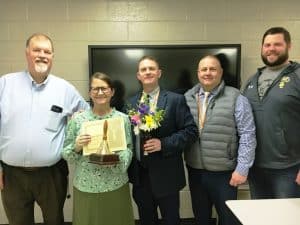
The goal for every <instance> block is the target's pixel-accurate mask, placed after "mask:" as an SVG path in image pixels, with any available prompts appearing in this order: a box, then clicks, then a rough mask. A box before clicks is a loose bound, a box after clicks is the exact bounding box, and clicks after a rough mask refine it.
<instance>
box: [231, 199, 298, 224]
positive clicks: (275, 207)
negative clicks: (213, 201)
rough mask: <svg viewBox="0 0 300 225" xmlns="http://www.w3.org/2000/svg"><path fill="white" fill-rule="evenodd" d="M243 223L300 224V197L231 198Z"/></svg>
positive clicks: (232, 205)
mask: <svg viewBox="0 0 300 225" xmlns="http://www.w3.org/2000/svg"><path fill="white" fill-rule="evenodd" d="M226 204H227V206H228V207H229V208H230V209H231V211H232V212H233V213H234V214H235V215H236V217H237V218H238V219H239V220H240V221H241V223H242V224H243V225H300V198H286V199H259V200H229V201H226Z"/></svg>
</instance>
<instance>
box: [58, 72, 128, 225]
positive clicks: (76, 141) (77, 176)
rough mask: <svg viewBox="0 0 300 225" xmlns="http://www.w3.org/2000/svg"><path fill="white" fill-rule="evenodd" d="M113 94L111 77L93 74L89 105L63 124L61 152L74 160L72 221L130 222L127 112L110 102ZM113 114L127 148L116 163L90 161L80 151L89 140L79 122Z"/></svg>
mask: <svg viewBox="0 0 300 225" xmlns="http://www.w3.org/2000/svg"><path fill="white" fill-rule="evenodd" d="M113 95H114V88H113V83H112V80H111V79H110V78H109V77H108V76H107V75H105V74H103V73H99V72H97V73H95V74H93V75H92V77H91V79H90V91H89V96H90V98H91V100H92V108H91V109H90V110H87V111H84V112H81V113H78V114H77V115H75V116H73V118H72V119H71V120H70V121H69V123H68V126H67V131H66V138H65V142H64V148H63V151H62V156H63V158H65V159H66V160H68V161H69V162H70V163H74V162H75V172H74V180H73V193H74V200H73V225H117V224H118V225H133V224H134V218H133V211H132V205H131V198H130V192H129V185H128V176H127V168H128V166H129V164H130V162H131V158H132V140H131V130H130V122H129V119H128V116H127V115H125V114H123V113H121V112H119V111H117V110H115V109H114V108H112V107H111V106H110V101H111V98H112V96H113ZM113 117H122V118H123V121H124V126H125V133H126V142H127V148H126V149H124V150H122V151H119V152H117V153H116V154H118V156H119V160H120V161H119V163H115V164H112V165H99V164H95V163H91V162H90V159H89V156H83V155H82V149H83V147H84V146H85V145H87V144H88V143H89V142H90V141H91V135H89V134H85V133H82V131H81V129H82V124H83V123H84V122H87V121H94V120H103V119H108V118H113ZM108 126H109V125H108Z"/></svg>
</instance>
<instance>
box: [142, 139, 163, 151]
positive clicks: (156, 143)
mask: <svg viewBox="0 0 300 225" xmlns="http://www.w3.org/2000/svg"><path fill="white" fill-rule="evenodd" d="M144 150H145V151H146V152H148V153H152V152H158V151H160V150H161V143H160V140H159V139H158V138H152V139H149V140H147V141H146V143H145V144H144Z"/></svg>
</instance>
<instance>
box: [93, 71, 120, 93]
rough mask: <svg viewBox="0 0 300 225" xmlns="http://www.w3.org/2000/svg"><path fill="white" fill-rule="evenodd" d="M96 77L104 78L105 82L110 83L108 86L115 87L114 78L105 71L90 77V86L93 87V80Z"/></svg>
mask: <svg viewBox="0 0 300 225" xmlns="http://www.w3.org/2000/svg"><path fill="white" fill-rule="evenodd" d="M94 79H99V80H103V81H104V82H106V83H107V84H108V86H109V87H110V88H112V89H113V88H114V85H113V81H112V79H111V78H110V77H109V76H108V75H106V74H105V73H101V72H96V73H94V74H93V75H92V76H91V78H90V84H89V86H90V88H91V85H92V82H93V80H94Z"/></svg>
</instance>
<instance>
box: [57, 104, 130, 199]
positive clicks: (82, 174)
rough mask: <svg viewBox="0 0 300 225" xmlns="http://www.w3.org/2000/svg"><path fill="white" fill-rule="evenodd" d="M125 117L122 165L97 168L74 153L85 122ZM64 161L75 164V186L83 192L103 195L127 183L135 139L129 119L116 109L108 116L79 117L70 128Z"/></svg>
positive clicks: (65, 143) (64, 149)
mask: <svg viewBox="0 0 300 225" xmlns="http://www.w3.org/2000/svg"><path fill="white" fill-rule="evenodd" d="M120 116H121V117H123V118H124V124H125V132H126V141H127V149H124V150H122V151H119V152H118V153H117V154H118V155H119V157H120V163H118V164H116V165H97V164H93V163H89V158H88V156H83V155H82V154H81V153H76V152H75V140H76V137H77V136H78V135H79V134H80V130H81V124H82V123H83V122H86V121H93V120H101V119H107V118H112V117H120ZM62 157H63V158H64V159H66V160H67V161H68V162H70V163H75V172H74V180H73V185H74V187H76V188H77V189H78V190H80V191H82V192H89V193H101V192H107V191H113V190H116V189H118V188H120V187H121V186H123V185H124V184H126V183H127V182H128V175H127V168H128V167H129V164H130V162H131V158H132V139H131V130H130V122H129V119H128V116H127V115H125V114H124V113H121V112H119V111H117V110H115V109H113V110H112V112H111V113H110V114H108V115H105V116H98V115H95V114H93V112H92V111H91V110H88V111H84V112H82V113H79V114H77V115H75V116H74V118H72V119H71V120H70V121H69V123H68V126H67V130H66V138H65V142H64V148H63V150H62Z"/></svg>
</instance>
